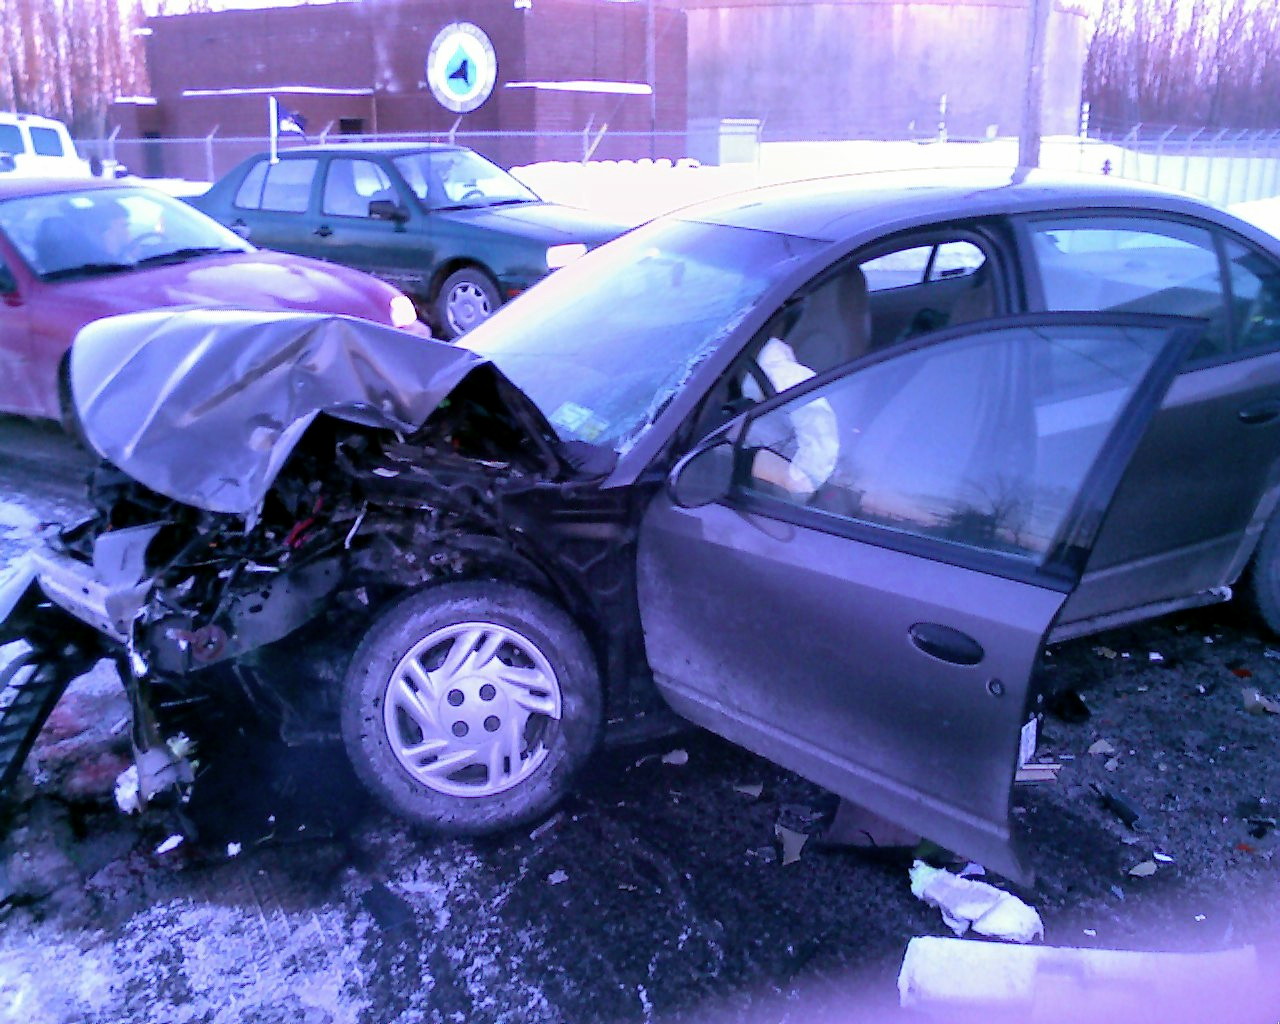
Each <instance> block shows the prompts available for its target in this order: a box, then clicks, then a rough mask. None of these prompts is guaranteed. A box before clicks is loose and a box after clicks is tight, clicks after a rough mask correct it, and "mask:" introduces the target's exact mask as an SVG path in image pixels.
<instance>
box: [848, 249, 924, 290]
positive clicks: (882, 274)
mask: <svg viewBox="0 0 1280 1024" xmlns="http://www.w3.org/2000/svg"><path fill="white" fill-rule="evenodd" d="M932 255H933V246H931V245H914V246H912V247H911V248H909V249H901V250H899V251H898V252H888V253H885V254H884V255H883V256H877V257H876V258H875V259H871V260H867V261H866V262H865V263H863V264H861V266H862V273H863V274H864V275H865V276H866V278H867V289H868V290H869V291H873V292H879V291H884V290H885V289H886V288H905V287H907V286H908V285H913V284H920V283H921V282H923V281H924V274H925V271H926V270H927V269H928V267H929V257H930V256H932Z"/></svg>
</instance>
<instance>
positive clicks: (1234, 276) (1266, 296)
mask: <svg viewBox="0 0 1280 1024" xmlns="http://www.w3.org/2000/svg"><path fill="white" fill-rule="evenodd" d="M1226 248H1227V266H1228V268H1229V271H1230V274H1231V297H1232V300H1233V304H1234V306H1235V310H1234V312H1235V317H1234V322H1235V329H1236V346H1235V347H1236V348H1237V349H1238V350H1240V351H1242V352H1245V353H1247V352H1248V351H1249V350H1251V349H1261V348H1274V347H1275V346H1276V345H1278V344H1280V271H1278V270H1277V268H1276V265H1275V263H1273V262H1272V261H1271V260H1270V259H1268V258H1267V257H1265V256H1263V255H1262V254H1261V253H1259V252H1256V251H1254V250H1253V249H1250V248H1247V247H1246V246H1243V245H1241V244H1240V243H1239V242H1236V241H1234V240H1233V239H1228V240H1227V243H1226Z"/></svg>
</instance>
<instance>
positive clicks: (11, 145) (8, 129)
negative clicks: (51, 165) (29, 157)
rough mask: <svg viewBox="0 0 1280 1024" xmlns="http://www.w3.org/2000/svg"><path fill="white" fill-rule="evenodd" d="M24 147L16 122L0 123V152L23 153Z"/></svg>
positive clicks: (20, 131)
mask: <svg viewBox="0 0 1280 1024" xmlns="http://www.w3.org/2000/svg"><path fill="white" fill-rule="evenodd" d="M26 149H27V147H26V144H25V143H24V142H23V141H22V129H21V128H19V127H18V126H17V125H16V124H0V153H14V154H17V153H24V152H26Z"/></svg>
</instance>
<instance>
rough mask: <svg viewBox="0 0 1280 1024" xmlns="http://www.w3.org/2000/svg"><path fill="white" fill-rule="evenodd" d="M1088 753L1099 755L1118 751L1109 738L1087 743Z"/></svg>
mask: <svg viewBox="0 0 1280 1024" xmlns="http://www.w3.org/2000/svg"><path fill="white" fill-rule="evenodd" d="M1089 753H1091V754H1099V755H1101V754H1118V753H1119V751H1118V750H1116V748H1115V746H1114V745H1113V744H1112V743H1111V741H1110V740H1094V741H1093V743H1092V744H1090V745H1089Z"/></svg>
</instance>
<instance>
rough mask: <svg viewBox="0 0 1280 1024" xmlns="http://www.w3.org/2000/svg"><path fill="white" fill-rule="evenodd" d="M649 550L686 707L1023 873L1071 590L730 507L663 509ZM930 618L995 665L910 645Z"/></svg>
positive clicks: (956, 845) (652, 584) (838, 787)
mask: <svg viewBox="0 0 1280 1024" xmlns="http://www.w3.org/2000/svg"><path fill="white" fill-rule="evenodd" d="M640 545H641V552H642V555H641V560H640V566H641V577H640V600H641V607H642V609H643V619H644V624H645V640H646V645H647V647H648V650H649V656H650V660H651V662H652V664H653V667H654V670H655V672H656V673H658V675H659V685H660V688H661V689H662V692H663V694H664V696H666V698H667V700H668V701H669V702H670V703H671V705H672V707H673V708H674V709H675V710H676V711H677V712H679V713H680V714H682V715H684V716H685V717H686V718H689V719H690V720H692V721H694V722H696V723H698V724H699V725H702V726H705V727H706V728H708V729H711V730H713V731H714V732H717V733H720V734H721V735H723V736H725V737H726V738H728V739H731V740H733V741H734V742H736V743H740V744H741V745H742V746H744V747H746V748H748V749H749V750H753V751H755V752H756V753H758V754H761V755H762V756H764V757H767V758H769V759H770V760H772V761H775V762H777V763H779V764H781V765H783V766H784V767H787V768H790V769H791V770H793V771H797V772H799V773H800V774H802V775H805V776H806V777H808V778H810V779H812V780H814V781H815V782H818V783H819V784H820V785H823V786H826V787H827V788H829V789H831V790H833V791H835V792H837V793H839V794H840V795H841V796H844V797H847V798H848V799H851V800H854V801H855V802H857V803H859V804H861V805H863V806H865V807H869V808H871V809H872V810H874V811H876V812H877V813H879V814H882V815H884V816H885V817H887V818H890V819H891V820H894V821H897V822H898V823H900V824H902V825H903V826H904V827H907V828H911V829H914V830H915V831H918V832H920V833H922V834H925V835H928V836H929V837H930V838H931V839H934V840H935V841H937V842H939V843H941V844H943V845H944V846H947V847H949V848H951V849H963V850H964V851H965V853H966V855H968V856H972V857H974V858H975V859H979V860H980V861H981V862H982V863H984V864H985V865H987V867H989V868H991V869H992V870H995V871H999V872H1001V873H1002V874H1006V875H1011V876H1018V875H1020V874H1022V873H1023V866H1022V865H1020V863H1019V861H1018V858H1017V855H1016V854H1012V853H1011V852H1010V847H1011V841H1010V836H1009V826H1008V822H1007V818H1008V793H1009V783H1010V776H1011V773H1012V768H1013V765H1014V763H1015V761H1016V758H1017V752H1018V732H1019V728H1020V727H1021V725H1022V723H1023V721H1024V720H1025V718H1024V709H1025V706H1026V700H1027V682H1028V679H1029V677H1030V673H1031V669H1032V664H1033V662H1034V660H1035V658H1036V656H1037V655H1038V653H1039V649H1040V638H1041V636H1042V634H1043V633H1044V631H1045V629H1046V628H1047V626H1048V623H1049V622H1050V621H1051V620H1052V619H1053V617H1054V615H1055V614H1056V613H1057V611H1058V608H1059V607H1060V606H1061V604H1062V600H1063V597H1064V595H1063V594H1061V593H1055V592H1053V591H1050V590H1047V589H1044V588H1041V587H1036V586H1033V585H1030V584H1027V583H1021V582H1017V581H1013V580H1007V579H1001V578H999V577H995V576H991V575H988V574H986V573H981V572H976V571H972V570H967V569H959V568H957V567H955V566H949V565H942V564H939V563H933V562H929V561H927V560H922V559H920V558H918V557H916V556H913V555H908V554H904V553H902V552H899V551H892V550H889V549H887V548H881V547H876V546H874V545H870V544H857V543H853V542H850V541H849V540H847V539H845V538H843V537H838V536H833V535H830V534H825V533H822V532H820V531H816V530H811V529H805V528H803V527H799V526H795V525H793V524H789V523H784V522H778V521H776V520H769V519H767V518H764V517H761V516H755V515H749V514H748V515H743V514H741V513H739V512H737V511H734V510H732V509H730V508H727V507H724V506H720V505H715V506H710V507H708V508H705V509H698V510H686V509H679V508H675V507H674V506H671V505H670V504H669V503H668V502H665V501H663V500H662V499H659V500H658V501H657V502H655V504H654V506H653V508H652V509H651V510H650V512H649V514H648V517H647V518H646V520H645V523H644V527H643V532H642V534H641V540H640ZM922 594H923V595H925V596H924V597H923V598H922V597H921V596H920V595H922ZM990 609H1001V610H1002V613H1003V617H999V616H993V615H992V614H991V612H990V611H989V610H990ZM922 622H925V623H939V624H944V625H947V626H949V627H950V628H952V629H956V630H959V631H960V632H962V633H964V634H966V635H967V636H969V637H972V638H973V639H975V640H976V641H977V642H978V644H979V645H980V646H981V647H982V648H983V650H984V651H985V652H986V653H985V657H984V658H983V660H982V661H981V662H979V663H978V664H976V665H970V666H963V665H956V664H951V663H947V662H944V661H940V660H938V659H937V658H934V657H931V656H930V655H928V654H926V653H924V652H923V651H921V650H920V649H918V648H917V647H916V646H915V645H914V644H913V643H912V642H911V639H910V635H909V634H910V631H911V628H912V627H913V626H915V625H917V624H919V623H922ZM996 693H998V696H997V695H994V694H996Z"/></svg>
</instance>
